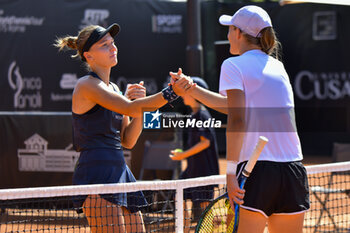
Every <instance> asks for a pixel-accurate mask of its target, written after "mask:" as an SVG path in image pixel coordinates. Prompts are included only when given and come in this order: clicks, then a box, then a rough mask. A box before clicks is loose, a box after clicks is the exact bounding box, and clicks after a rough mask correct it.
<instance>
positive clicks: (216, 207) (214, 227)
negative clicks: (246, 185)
mask: <svg viewBox="0 0 350 233" xmlns="http://www.w3.org/2000/svg"><path fill="white" fill-rule="evenodd" d="M234 219H235V218H234V211H233V210H232V208H231V205H230V202H229V200H228V199H227V198H222V199H220V200H218V201H217V202H216V203H214V204H213V205H212V207H211V208H210V209H209V210H208V211H207V212H206V213H205V215H204V216H203V218H202V221H201V222H200V227H199V231H198V232H201V233H209V232H210V233H212V232H215V233H221V232H225V233H226V232H233V229H234Z"/></svg>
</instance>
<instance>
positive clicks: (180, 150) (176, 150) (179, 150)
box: [174, 148, 183, 153]
mask: <svg viewBox="0 0 350 233" xmlns="http://www.w3.org/2000/svg"><path fill="white" fill-rule="evenodd" d="M174 151H175V152H177V153H179V152H183V150H182V149H180V148H177V149H175V150H174Z"/></svg>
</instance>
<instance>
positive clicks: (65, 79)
mask: <svg viewBox="0 0 350 233" xmlns="http://www.w3.org/2000/svg"><path fill="white" fill-rule="evenodd" d="M77 81H78V78H77V75H76V74H63V75H62V78H61V80H60V87H61V88H62V89H74V87H75V84H76V83H77Z"/></svg>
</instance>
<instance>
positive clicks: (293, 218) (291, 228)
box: [268, 213, 305, 233]
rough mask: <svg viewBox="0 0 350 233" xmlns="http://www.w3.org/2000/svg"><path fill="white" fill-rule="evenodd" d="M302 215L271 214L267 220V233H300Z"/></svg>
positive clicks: (301, 230)
mask: <svg viewBox="0 0 350 233" xmlns="http://www.w3.org/2000/svg"><path fill="white" fill-rule="evenodd" d="M304 214H305V213H299V214H273V215H271V216H270V217H269V219H268V228H269V233H280V232H283V233H302V232H303V223H304Z"/></svg>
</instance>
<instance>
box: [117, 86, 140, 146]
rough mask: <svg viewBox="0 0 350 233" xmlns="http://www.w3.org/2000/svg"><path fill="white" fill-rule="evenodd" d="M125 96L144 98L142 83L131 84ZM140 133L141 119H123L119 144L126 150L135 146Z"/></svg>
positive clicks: (125, 117) (131, 98)
mask: <svg viewBox="0 0 350 233" xmlns="http://www.w3.org/2000/svg"><path fill="white" fill-rule="evenodd" d="M125 96H126V97H127V98H128V99H130V100H134V99H139V98H143V97H145V96H146V89H145V88H144V87H143V81H142V82H140V83H139V84H131V85H129V84H128V86H127V89H126V93H125ZM141 132H142V117H135V118H133V119H132V120H130V118H129V117H128V116H124V117H123V123H122V129H121V134H120V135H121V144H122V146H123V147H125V148H127V149H131V148H133V147H134V146H135V144H136V142H137V140H138V138H139V136H140V134H141Z"/></svg>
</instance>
